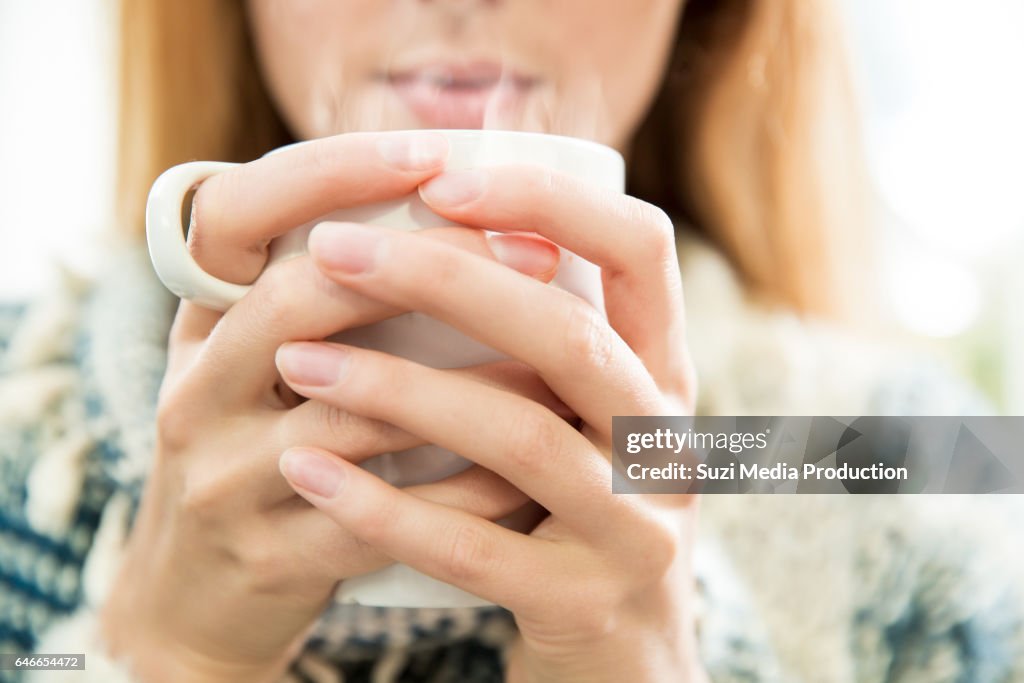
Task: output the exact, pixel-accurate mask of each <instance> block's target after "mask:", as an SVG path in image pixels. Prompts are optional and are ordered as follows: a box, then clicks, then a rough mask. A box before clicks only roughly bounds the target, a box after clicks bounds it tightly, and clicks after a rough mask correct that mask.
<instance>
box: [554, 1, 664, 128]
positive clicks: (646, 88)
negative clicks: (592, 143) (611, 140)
mask: <svg viewBox="0 0 1024 683" xmlns="http://www.w3.org/2000/svg"><path fill="white" fill-rule="evenodd" d="M573 4H577V3H573ZM682 4H683V3H682V2H679V1H677V0H634V1H632V2H621V1H620V0H599V1H595V2H588V3H580V4H579V11H580V14H579V17H580V18H582V17H584V16H585V17H587V18H586V19H585V24H584V25H583V26H582V27H580V29H578V33H576V35H579V36H580V38H579V43H580V46H579V49H580V50H583V51H586V53H587V56H588V59H577V60H575V61H576V64H577V66H576V67H575V68H576V70H577V77H578V78H587V77H588V76H587V74H586V73H584V72H583V69H584V68H587V67H585V66H584V65H586V64H587V63H589V65H590V66H589V68H591V69H592V70H593V73H595V74H597V78H599V79H600V86H601V89H602V91H603V100H604V106H605V107H606V113H607V118H608V126H609V129H610V130H609V133H610V134H611V135H612V136H613V137H614V136H618V137H619V138H620V139H624V138H625V137H628V136H629V135H630V134H631V132H632V130H633V129H634V128H635V127H636V126H637V125H639V123H640V120H641V119H642V117H643V115H644V114H645V112H646V110H647V108H648V106H649V105H650V103H651V100H652V99H653V97H654V95H655V94H656V92H657V89H658V86H659V85H660V83H661V80H662V78H663V76H664V70H665V67H666V65H667V61H668V56H669V54H670V53H671V50H672V47H673V42H674V40H675V34H676V26H677V23H678V20H679V12H680V11H681V9H682ZM584 41H585V44H584ZM591 77H593V75H592V76H591Z"/></svg>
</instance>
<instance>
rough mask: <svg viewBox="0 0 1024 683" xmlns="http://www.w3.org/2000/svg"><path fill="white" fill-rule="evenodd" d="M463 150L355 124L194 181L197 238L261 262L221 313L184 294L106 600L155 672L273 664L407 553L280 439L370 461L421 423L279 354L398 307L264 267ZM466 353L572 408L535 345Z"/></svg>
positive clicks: (270, 669)
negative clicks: (306, 472)
mask: <svg viewBox="0 0 1024 683" xmlns="http://www.w3.org/2000/svg"><path fill="white" fill-rule="evenodd" d="M446 156H447V142H446V140H445V138H444V137H443V136H441V135H439V134H436V133H423V134H419V133H416V134H409V133H405V134H402V133H380V134H365V133H360V134H348V135H340V136H336V137H333V138H327V139H325V140H322V141H317V142H313V143H310V144H307V145H302V146H299V147H296V148H292V149H288V150H284V151H282V152H280V153H278V154H275V155H272V156H270V157H266V158H263V159H259V160H257V161H253V162H251V163H249V164H245V165H242V166H239V167H237V168H235V169H232V170H230V171H228V172H225V173H223V174H220V175H217V176H214V177H212V178H210V179H208V180H207V181H205V182H204V183H203V184H202V185H201V186H200V188H199V190H198V191H197V192H196V199H195V202H194V206H193V225H192V229H191V231H190V236H189V241H190V247H191V250H192V253H193V255H194V257H195V258H196V260H197V261H198V262H199V263H200V265H201V266H202V267H203V268H204V269H206V270H207V271H209V272H210V273H212V274H213V275H216V276H218V277H220V278H222V279H226V280H231V281H234V282H239V283H245V282H250V281H252V280H254V279H255V280H256V282H255V284H254V286H253V288H252V290H251V291H250V292H249V293H248V294H247V295H246V296H245V297H244V298H243V299H242V300H241V301H240V302H238V303H237V304H236V305H234V306H233V307H232V308H231V309H229V310H228V311H227V312H226V313H223V314H220V313H215V312H213V311H209V310H205V309H202V308H199V307H198V306H196V305H194V304H192V303H190V302H188V301H183V302H182V303H181V305H180V308H179V311H178V315H177V317H176V319H175V322H174V326H173V328H172V331H171V335H170V340H169V347H168V366H167V372H166V375H165V378H164V383H163V385H162V387H161V391H160V398H159V404H158V420H157V432H158V434H157V437H158V438H157V448H156V453H155V457H154V461H153V463H152V469H151V472H150V474H149V478H148V479H147V483H146V487H145V490H144V492H143V495H142V501H141V506H140V508H139V511H138V514H137V515H136V518H135V522H134V525H133V528H132V532H131V535H130V537H129V541H128V544H127V546H126V548H125V553H124V558H123V561H122V564H121V568H120V573H119V575H118V578H117V580H116V582H115V583H114V589H113V590H112V591H111V593H110V596H109V597H108V599H107V602H106V604H105V605H104V607H103V611H102V623H103V633H104V637H105V640H106V644H107V647H108V649H109V650H110V652H111V654H112V655H114V656H117V657H119V658H124V659H126V660H127V661H128V662H129V663H130V665H131V666H132V667H133V668H134V670H135V673H136V675H137V676H139V678H140V679H141V680H143V681H146V682H147V683H159V682H162V681H182V680H188V681H236V680H238V681H241V680H245V681H264V680H266V681H272V680H275V679H276V678H277V677H278V676H279V675H280V674H281V673H282V672H283V670H284V669H285V668H286V666H287V664H288V662H289V661H290V660H291V659H292V658H293V657H294V656H295V655H296V654H297V653H298V649H299V648H300V647H301V645H302V643H303V640H304V637H305V635H306V633H307V632H308V630H309V627H310V626H311V625H312V624H313V623H314V622H315V620H316V617H317V616H318V615H319V613H320V612H321V611H322V610H323V608H324V607H325V605H326V604H327V602H328V601H329V600H330V598H331V596H332V594H333V591H334V588H335V585H336V583H337V582H338V581H339V580H342V579H344V578H346V577H351V576H355V575H358V574H362V573H365V572H367V571H370V570H373V569H377V568H380V567H381V566H384V565H385V564H388V563H389V562H390V561H391V560H390V559H389V558H387V557H384V556H381V555H379V554H378V553H376V552H375V551H373V550H371V549H370V548H368V547H367V546H366V545H364V544H361V543H360V542H358V541H356V540H355V539H354V538H353V537H352V536H350V535H349V534H348V533H346V532H345V531H343V530H342V529H341V528H340V527H339V526H338V525H336V524H335V523H333V522H332V521H330V520H329V519H328V518H326V517H325V516H324V515H323V514H322V513H321V512H319V511H318V510H316V509H315V508H313V507H311V506H310V505H309V504H308V503H306V502H305V501H304V500H303V499H301V498H299V497H298V496H296V495H295V493H294V492H293V490H292V489H291V487H290V486H289V485H288V484H287V483H286V482H285V480H284V479H283V477H282V476H281V474H280V472H279V470H278V458H279V456H280V454H281V453H282V452H283V451H284V450H286V449H287V448H289V447H291V446H295V445H303V446H320V447H322V448H325V449H327V450H330V451H332V452H335V453H339V454H343V455H344V456H345V457H346V458H347V459H349V460H351V461H353V462H361V461H363V460H365V459H367V458H369V457H372V456H374V455H377V454H379V453H384V452H390V451H396V450H402V449H406V448H410V447H413V446H416V445H420V442H419V441H418V440H417V439H416V438H415V437H413V436H411V435H410V434H408V433H405V432H403V431H401V430H399V429H398V428H396V427H393V426H391V425H388V424H385V423H383V422H378V421H374V420H370V419H365V418H361V417H357V416H354V415H351V414H347V413H345V412H342V411H340V410H338V409H336V408H333V407H331V406H329V405H326V404H322V403H318V402H315V401H308V402H301V399H299V398H298V397H297V396H296V395H295V394H292V393H291V392H290V391H289V390H288V389H287V388H285V386H286V385H284V383H283V382H282V381H281V378H280V376H279V375H278V373H277V369H276V366H275V363H274V356H275V353H276V351H277V349H278V347H279V346H280V345H281V344H283V343H285V342H288V341H296V340H319V339H323V338H325V337H327V336H329V335H331V334H333V333H335V332H339V331H341V330H344V329H348V328H353V327H358V326H361V325H365V324H368V323H371V322H374V321H377V320H382V319H384V318H387V317H390V316H394V315H397V314H399V313H401V311H399V310H397V309H394V308H391V307H387V306H385V305H383V304H381V303H379V302H376V301H374V300H371V299H368V298H365V297H363V296H361V295H357V294H355V293H354V292H352V291H349V290H346V289H343V288H341V287H340V286H338V285H336V284H335V283H333V282H331V281H329V280H327V279H326V278H325V277H324V276H322V275H321V274H320V272H319V270H318V269H317V268H316V267H315V266H313V265H312V263H311V262H310V260H309V259H308V257H299V258H294V259H291V260H288V261H283V262H279V263H275V264H273V265H272V266H270V267H269V268H267V270H266V271H265V272H263V273H262V274H260V272H261V271H262V270H263V268H264V266H265V265H266V257H267V245H268V244H269V242H270V240H271V239H273V238H274V237H276V236H277V235H280V234H282V233H284V232H286V231H288V230H289V229H291V228H292V227H294V226H297V225H301V224H303V223H305V222H308V221H310V220H313V219H315V218H316V217H318V216H321V215H324V214H327V213H329V212H330V211H331V210H333V209H337V208H340V207H342V206H346V205H353V204H362V203H368V202H375V201H381V200H385V199H391V198H395V197H400V196H402V195H405V194H407V193H409V192H411V191H414V190H415V188H416V187H417V186H418V185H419V184H420V183H422V182H424V181H425V180H427V179H428V178H430V177H432V176H434V175H436V174H437V173H438V172H440V171H441V170H442V168H443V165H444V161H445V159H446ZM426 234H429V235H431V236H432V237H435V238H436V239H440V240H445V241H448V242H454V243H456V244H458V245H460V246H462V247H463V248H466V249H468V250H472V251H474V252H476V253H478V254H481V255H484V256H487V257H489V258H497V257H500V258H498V260H501V261H502V262H504V263H506V264H508V265H510V266H511V267H514V268H516V269H517V270H520V271H521V272H524V273H527V274H529V275H533V276H535V277H538V278H539V279H542V280H545V281H547V280H549V279H550V278H551V277H552V276H553V275H554V273H555V270H556V269H557V263H558V252H557V248H556V247H554V245H552V244H551V243H550V242H547V241H546V240H543V239H542V238H534V237H530V236H525V235H501V236H499V237H497V239H498V240H500V241H499V242H494V241H493V240H492V241H489V240H488V239H487V238H486V237H485V235H484V233H483V232H482V231H479V230H476V229H470V228H457V227H453V228H439V229H434V230H429V231H426ZM257 275H259V277H258V279H256V276H257ZM451 372H458V373H466V374H469V375H470V376H472V377H473V378H474V379H476V380H478V381H482V382H488V383H491V384H496V385H499V386H502V387H504V388H507V389H508V390H510V391H515V392H517V393H520V394H522V395H525V396H528V397H530V398H533V399H534V400H537V401H540V402H542V403H544V404H546V405H548V406H550V407H551V408H552V409H553V410H555V411H556V412H558V413H559V414H562V415H563V416H565V417H566V419H571V417H572V416H571V415H569V414H568V409H567V408H565V406H564V404H562V403H561V402H560V401H559V400H558V399H557V398H556V397H555V396H554V395H553V394H552V393H551V391H550V390H549V389H548V388H547V387H546V385H545V384H544V383H543V382H542V381H541V380H540V379H539V378H538V377H537V375H536V374H535V373H534V371H533V370H532V369H530V368H528V367H527V366H525V365H522V364H520V363H517V362H512V361H509V362H501V363H492V364H488V365H483V366H477V367H473V368H464V369H459V370H451ZM408 490H410V491H412V492H415V493H416V494H417V495H419V496H422V497H423V498H426V499H429V500H433V501H437V502H441V503H445V504H448V505H452V506H455V507H458V508H460V509H463V510H467V511H469V512H472V513H473V514H476V515H480V516H483V517H487V518H490V519H498V518H501V517H504V516H506V515H508V514H509V513H511V512H513V511H515V510H516V509H518V508H520V507H521V506H523V505H524V504H525V503H527V502H528V501H527V498H526V497H525V496H524V494H522V493H521V492H520V491H519V490H517V489H515V488H514V487H512V486H511V485H510V484H508V483H507V482H506V481H505V480H504V479H501V478H500V477H498V476H497V475H495V474H494V473H492V472H490V471H488V470H484V469H481V468H480V467H478V466H474V467H472V468H470V469H468V470H466V471H464V472H462V473H460V474H457V475H455V476H453V477H450V478H448V479H446V480H444V481H441V482H437V483H433V484H426V485H420V486H415V487H411V488H410V489H408Z"/></svg>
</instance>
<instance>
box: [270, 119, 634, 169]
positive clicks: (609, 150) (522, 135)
mask: <svg viewBox="0 0 1024 683" xmlns="http://www.w3.org/2000/svg"><path fill="white" fill-rule="evenodd" d="M348 132H352V133H440V134H442V135H445V136H448V135H454V136H456V137H460V138H462V137H465V138H472V137H480V136H483V135H486V136H487V137H497V138H518V139H520V140H524V139H529V140H541V139H543V140H549V141H557V144H560V145H569V146H572V147H577V148H579V149H581V150H583V149H585V150H587V151H589V152H593V153H597V154H600V155H603V156H607V157H611V159H613V160H615V161H618V162H620V163H622V164H623V165H624V164H625V163H626V160H625V158H624V157H623V156H622V153H621V152H619V150H617V149H615V148H614V147H611V146H610V145H606V144H604V143H603V142H597V141H596V140H588V139H587V138H578V137H574V136H572V135H562V134H560V133H541V132H539V131H532V130H505V129H500V128H396V129H391V130H371V131H348ZM346 134H347V133H335V135H346ZM330 137H334V135H325V136H323V137H319V138H307V139H305V140H296V141H295V142H290V143H288V144H287V145H281V146H280V147H275V148H274V149H271V150H268V151H267V152H264V154H263V155H262V156H264V157H268V156H270V155H272V154H276V153H278V152H282V151H284V150H286V149H291V148H293V147H299V146H301V145H307V144H309V143H312V142H316V141H318V140H326V139H327V138H330Z"/></svg>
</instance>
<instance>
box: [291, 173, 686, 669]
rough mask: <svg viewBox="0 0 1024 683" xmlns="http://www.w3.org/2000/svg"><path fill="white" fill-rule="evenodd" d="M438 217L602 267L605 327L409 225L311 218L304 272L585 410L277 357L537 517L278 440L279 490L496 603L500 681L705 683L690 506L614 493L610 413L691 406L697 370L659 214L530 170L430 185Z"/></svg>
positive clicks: (303, 381) (355, 365) (408, 367)
mask: <svg viewBox="0 0 1024 683" xmlns="http://www.w3.org/2000/svg"><path fill="white" fill-rule="evenodd" d="M420 192H421V195H422V197H423V198H424V201H426V202H427V203H428V204H429V205H430V206H431V207H432V208H433V209H434V210H435V211H436V212H438V213H439V214H442V215H444V216H446V217H448V218H451V219H452V220H454V221H458V222H460V223H464V224H466V225H472V226H476V227H486V228H487V229H490V230H498V231H510V232H511V231H519V230H529V231H534V232H537V233H539V234H541V235H543V236H544V237H546V238H548V239H549V240H551V241H553V242H555V243H557V244H560V245H562V246H564V247H565V248H567V249H569V250H570V251H573V252H575V253H576V254H578V255H580V256H582V257H583V258H585V259H587V260H589V261H591V262H593V263H596V264H597V265H599V266H600V267H601V271H602V279H603V286H604V298H605V308H606V311H607V320H606V319H605V317H604V316H602V315H601V314H600V312H598V311H597V310H596V309H594V308H593V307H592V306H591V305H589V304H588V303H586V302H584V301H583V300H582V299H580V298H579V297H577V296H575V295H573V294H570V293H568V292H566V291H564V290H562V289H559V288H557V287H550V286H547V285H546V284H544V283H542V282H540V281H538V280H535V279H532V278H529V277H527V276H524V275H522V274H520V273H518V272H516V271H514V270H512V269H510V268H506V267H504V266H502V265H500V264H498V263H493V262H490V261H488V260H486V259H484V258H482V257H479V256H476V255H474V254H470V253H468V252H465V251H462V250H459V249H456V248H453V247H451V246H448V245H446V244H443V243H440V242H438V241H436V240H429V239H425V238H423V237H422V236H420V235H417V234H416V233H403V232H397V231H393V230H387V229H382V228H375V227H368V226H363V225H353V224H338V223H324V224H321V225H319V226H318V227H317V228H316V229H315V230H314V231H313V233H312V235H311V237H310V242H309V245H310V252H311V254H312V255H313V258H314V260H315V261H316V262H317V264H318V266H319V267H320V268H321V270H322V271H323V272H324V273H325V274H327V275H328V276H330V277H331V278H332V279H333V280H335V281H336V282H338V283H339V284H341V285H343V286H345V287H348V288H351V289H353V290H355V291H357V292H360V293H362V294H365V295H368V296H370V297H372V298H374V299H378V300H381V301H384V302H386V303H389V304H392V305H395V306H400V307H402V308H404V309H413V310H418V311H421V312H423V313H425V314H427V315H430V316H431V317H434V318H437V319H439V320H441V321H444V322H446V323H448V324H449V325H452V326H453V327H455V328H457V329H459V330H461V331H462V332H464V333H465V334H467V335H469V336H471V337H474V338H476V339H477V340H479V341H481V342H483V343H484V344H487V345H489V346H491V347H493V348H495V349H497V350H499V351H501V352H502V353H505V354H507V355H509V356H511V357H513V358H516V359H518V360H519V361H521V362H523V363H525V364H527V365H529V366H531V367H533V368H534V369H536V371H537V372H538V373H539V375H540V376H541V377H542V378H543V380H544V381H545V382H546V383H547V384H548V385H549V386H550V387H551V389H552V390H553V391H554V392H555V394H557V396H558V397H559V398H560V399H561V400H562V401H563V402H564V403H565V404H566V405H568V406H569V408H570V409H571V410H572V411H573V412H574V413H575V414H576V415H578V416H579V417H580V419H581V421H582V424H581V427H580V428H579V429H577V428H575V427H574V426H573V425H572V424H570V423H568V422H566V421H565V420H564V419H563V418H562V417H559V416H558V415H556V414H555V413H554V412H552V411H551V410H550V409H549V408H546V407H544V406H542V405H540V404H538V403H536V402H534V401H531V400H529V399H526V398H522V397H520V396H517V395H514V394H512V393H510V392H507V391H504V390H501V389H499V388H495V387H492V386H489V385H487V384H484V383H481V382H477V381H474V380H472V379H467V378H466V377H464V376H460V375H456V374H453V373H450V372H445V371H442V370H435V369H432V368H429V367H425V366H422V365H419V364H416V363H414V362H411V361H408V360H404V359H401V358H396V357H393V356H390V355H387V354H384V353H380V352H375V351H369V350H365V349H359V348H354V347H348V346H342V345H338V344H330V343H326V342H299V343H291V344H287V345H285V346H283V347H281V349H280V351H279V353H278V367H279V369H280V371H281V373H282V376H283V377H284V379H285V380H286V381H287V382H288V384H289V385H290V386H291V387H292V388H293V389H294V390H295V391H297V392H298V393H300V394H302V395H304V396H307V397H309V398H311V399H315V400H318V401H321V402H324V403H328V404H333V405H335V406H338V407H339V408H342V409H343V410H345V411H349V412H351V413H355V414H358V415H362V416H366V417H370V418H373V419H377V420H382V421H385V422H388V423H391V424H393V425H396V426H398V427H400V428H401V429H404V430H406V431H408V432H411V433H413V434H415V435H417V436H419V437H421V438H423V439H425V440H427V441H429V442H432V443H436V444H438V445H439V446H441V447H443V448H446V449H448V450H450V451H453V452H455V453H458V454H460V455H462V456H464V457H466V458H468V459H470V460H472V461H474V462H476V463H479V464H480V465H482V466H483V467H485V468H488V469H490V470H493V471H494V472H496V473H498V474H499V475H500V476H502V477H504V478H505V479H507V480H508V481H509V482H511V483H512V484H513V485H514V486H516V487H517V488H519V489H520V490H521V491H523V492H524V493H525V494H526V495H528V496H529V497H530V498H532V499H533V500H535V501H536V502H537V503H539V504H540V505H542V506H543V507H544V508H545V509H546V510H547V511H548V512H549V513H550V515H549V516H548V517H546V518H545V519H544V520H543V521H542V522H541V523H540V524H539V525H538V526H537V527H536V528H535V529H534V530H533V531H532V532H531V533H529V534H528V535H527V534H522V533H519V532H516V531H512V530H509V529H506V528H504V527H501V526H499V525H497V524H495V523H493V522H490V521H488V520H485V519H482V518H479V517H476V516H473V515H471V514H469V513H466V512H463V511H460V510H456V509H454V508H450V507H447V506H444V505H440V504H436V503H432V502H429V501H426V500H424V499H421V498H416V497H414V496H412V495H409V494H406V493H404V492H402V491H401V490H399V489H396V488H395V487H393V486H391V485H389V484H387V483H385V482H384V481H382V480H381V479H379V478H378V477H376V476H374V475H372V474H370V473H368V472H367V471H365V470H363V469H360V468H359V467H358V466H356V465H353V464H351V463H349V462H346V461H345V460H343V459H342V458H340V457H336V456H334V455H332V454H329V453H327V452H324V451H317V450H313V449H305V448H302V449H299V448H296V449H290V450H289V451H287V452H286V453H285V454H284V455H283V457H282V461H281V468H282V471H283V472H284V474H285V476H286V477H287V478H288V479H289V481H290V483H291V484H292V486H293V487H294V488H295V490H296V491H297V492H298V493H299V494H301V495H302V496H303V497H305V498H306V499H307V500H309V501H310V502H311V503H313V504H314V505H316V506H317V507H319V508H320V509H322V510H323V511H324V512H326V513H327V514H328V515H330V516H331V517H332V518H333V519H334V520H335V521H336V522H337V523H338V524H340V525H342V526H343V527H345V528H346V529H347V530H349V531H350V532H351V533H352V534H353V535H355V536H356V537H358V538H360V539H361V540H363V541H364V542H366V543H368V544H369V545H371V546H374V547H376V548H377V549H379V550H381V551H382V552H384V553H385V554H387V555H389V556H391V557H393V558H394V559H396V560H398V561H400V562H403V563H405V564H408V565H410V566H412V567H414V568H416V569H418V570H420V571H422V572H424V573H426V574H429V575H431V576H434V577H436V578H438V579H440V580H442V581H446V582H448V583H451V584H454V585H456V586H458V587H460V588H463V589H464V590H466V591H468V592H470V593H473V594H475V595H478V596H480V597H482V598H485V599H487V600H490V601H492V602H495V603H497V604H499V605H502V606H504V607H506V608H508V609H509V610H511V612H512V613H513V614H514V615H515V619H516V624H517V626H518V628H519V632H520V636H519V638H518V640H517V641H516V643H515V645H514V646H513V648H512V650H511V651H510V656H509V666H508V679H509V680H516V681H520V680H522V681H560V682H562V683H566V682H570V681H587V682H588V683H594V682H596V681H604V680H609V681H621V680H630V681H632V682H633V683H639V682H641V681H665V680H678V681H682V680H703V674H702V669H701V666H700V663H699V660H698V658H697V652H696V637H695V633H694V623H693V605H692V595H693V574H692V566H691V565H692V562H691V560H692V557H691V556H692V549H693V541H694V538H695V534H696V512H697V510H696V508H697V505H696V499H695V498H693V497H689V496H682V495H680V496H666V495H658V496H654V495H615V494H613V493H612V467H611V443H612V434H611V428H612V416H614V415H677V414H688V413H690V412H691V411H692V409H693V405H694V399H695V379H694V376H693V371H692V367H691V363H690V359H689V354H688V351H687V348H686V343H685V339H684V316H683V296H682V285H681V282H680V276H679V270H678V262H677V260H676V251H675V240H674V235H673V229H672V224H671V221H670V220H669V219H668V218H667V216H666V215H665V214H664V212H662V211H661V210H660V209H657V208H656V207H653V206H651V205H650V204H646V203H644V202H642V201H640V200H638V199H634V198H632V197H628V196H626V195H623V194H620V193H616V192H612V191H605V190H601V189H599V188H595V187H592V186H590V185H586V184H584V183H581V182H577V181H575V180H573V179H570V178H568V177H565V176H561V175H558V174H555V173H553V172H549V171H546V170H544V169H539V168H535V167H516V166H507V167H499V168H491V169H478V170H471V171H454V172H447V173H444V174H442V175H440V176H437V177H436V178H434V179H432V180H431V181H429V182H428V183H426V184H424V185H423V186H421V189H420Z"/></svg>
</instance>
